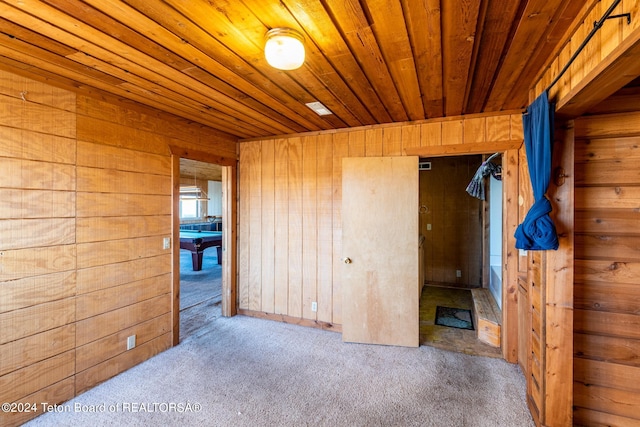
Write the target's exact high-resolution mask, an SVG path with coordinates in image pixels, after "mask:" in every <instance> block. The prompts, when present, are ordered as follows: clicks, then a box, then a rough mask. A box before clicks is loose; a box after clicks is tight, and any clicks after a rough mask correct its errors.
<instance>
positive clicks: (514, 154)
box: [501, 150, 520, 363]
mask: <svg viewBox="0 0 640 427" xmlns="http://www.w3.org/2000/svg"><path fill="white" fill-rule="evenodd" d="M518 171H519V155H518V150H508V151H507V152H506V153H505V156H503V159H502V177H503V178H502V180H503V184H502V185H503V192H504V194H505V197H504V200H503V211H502V217H503V218H505V224H504V227H505V228H504V229H503V230H502V265H503V267H502V281H503V285H502V289H503V290H502V307H503V308H502V324H503V325H509V327H506V328H504V327H503V329H502V331H501V333H502V357H504V358H505V360H507V361H508V362H511V363H515V362H517V360H518V351H517V350H518V312H517V300H516V299H517V290H518V258H519V256H518V250H517V249H516V248H515V246H516V242H515V237H514V233H515V231H516V228H517V226H518V224H519V223H520V221H519V218H518V194H519V193H518V189H519V185H518V183H519V174H518Z"/></svg>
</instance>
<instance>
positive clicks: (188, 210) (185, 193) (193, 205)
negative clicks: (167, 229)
mask: <svg viewBox="0 0 640 427" xmlns="http://www.w3.org/2000/svg"><path fill="white" fill-rule="evenodd" d="M206 200H207V199H206V196H203V194H202V190H201V189H200V188H199V187H195V186H189V187H187V186H185V187H180V218H182V219H198V218H202V217H203V216H204V215H203V212H202V210H203V208H204V206H206V204H204V203H203V201H206Z"/></svg>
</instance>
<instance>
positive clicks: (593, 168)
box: [574, 112, 640, 425]
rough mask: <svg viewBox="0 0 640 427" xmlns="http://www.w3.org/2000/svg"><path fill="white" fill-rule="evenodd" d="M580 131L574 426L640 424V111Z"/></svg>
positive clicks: (584, 124)
mask: <svg viewBox="0 0 640 427" xmlns="http://www.w3.org/2000/svg"><path fill="white" fill-rule="evenodd" d="M575 128H576V143H575V162H576V167H575V169H576V170H575V173H576V178H575V179H576V190H575V216H576V227H575V233H576V242H575V245H576V246H575V270H576V274H575V324H574V346H575V357H574V406H575V412H574V420H575V422H576V423H577V424H580V425H638V424H640V412H639V411H638V408H640V381H638V380H639V379H640V281H639V278H640V172H639V171H640V169H639V168H638V163H639V162H640V149H639V148H638V147H639V146H640V112H637V113H630V114H613V115H604V116H594V117H582V118H580V119H578V120H576V126H575Z"/></svg>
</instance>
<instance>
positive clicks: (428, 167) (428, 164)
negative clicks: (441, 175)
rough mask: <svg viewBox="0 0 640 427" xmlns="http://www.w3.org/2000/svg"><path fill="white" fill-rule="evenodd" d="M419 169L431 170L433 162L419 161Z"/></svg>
mask: <svg viewBox="0 0 640 427" xmlns="http://www.w3.org/2000/svg"><path fill="white" fill-rule="evenodd" d="M418 170H420V171H430V170H431V162H423V161H420V162H418Z"/></svg>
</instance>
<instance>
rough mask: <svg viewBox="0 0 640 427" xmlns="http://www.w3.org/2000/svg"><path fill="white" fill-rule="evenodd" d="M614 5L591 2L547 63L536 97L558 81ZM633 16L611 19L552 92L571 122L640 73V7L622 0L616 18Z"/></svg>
mask: <svg viewBox="0 0 640 427" xmlns="http://www.w3.org/2000/svg"><path fill="white" fill-rule="evenodd" d="M612 3H613V2H612V1H600V0H587V1H585V2H584V6H583V10H582V13H581V14H580V16H581V18H580V19H579V20H578V21H577V22H574V23H573V25H572V29H571V31H570V32H569V33H568V34H567V35H565V40H564V42H563V43H561V44H559V45H560V46H561V48H560V49H559V51H558V52H557V53H556V54H555V55H554V56H553V57H552V58H550V60H549V64H548V66H547V67H546V68H545V69H544V70H542V71H541V75H540V77H539V79H538V81H537V83H536V84H535V86H534V87H533V89H532V93H533V97H535V96H537V95H539V94H540V93H542V91H543V90H544V89H545V88H546V87H548V85H549V84H550V83H551V82H552V81H553V80H554V79H555V77H556V76H557V75H558V73H559V72H560V71H561V70H562V68H563V67H564V66H565V65H566V64H568V63H569V59H570V58H571V56H572V55H573V54H574V52H576V51H577V49H578V47H579V46H580V45H581V44H582V42H583V41H584V40H585V39H586V38H587V36H588V35H589V33H590V32H591V30H592V29H593V27H594V22H596V21H598V20H600V18H602V16H603V15H604V13H605V12H606V11H607V9H608V8H609V7H610V6H611V4H612ZM623 13H630V14H631V22H630V23H627V19H626V18H616V19H608V20H606V21H605V22H604V25H603V26H602V27H601V28H600V30H598V31H597V32H596V33H595V34H594V36H593V38H592V39H591V40H590V41H589V42H588V43H587V45H586V46H585V47H584V49H583V50H582V52H581V53H580V54H579V55H578V56H577V57H576V59H575V60H574V62H573V63H572V64H571V65H570V67H569V68H568V70H567V71H566V73H565V74H564V75H563V76H562V77H561V78H560V79H559V80H558V82H557V83H556V84H555V85H554V86H553V87H552V88H551V89H550V91H549V99H555V100H556V101H557V107H558V111H559V112H561V113H564V114H567V115H569V116H571V117H575V116H577V115H580V114H582V113H584V112H585V111H586V109H587V108H588V106H589V105H593V104H594V103H597V102H599V101H602V100H604V99H606V98H607V97H608V96H610V95H611V94H613V92H615V91H616V90H617V89H619V88H620V87H622V86H624V85H625V84H627V83H628V82H630V81H631V80H633V79H634V78H635V77H636V76H637V75H638V73H640V67H639V66H638V65H639V64H638V61H637V60H636V58H637V54H638V49H639V47H638V46H639V45H638V41H639V40H640V19H638V16H640V2H638V1H637V0H622V1H621V2H620V3H619V4H618V6H617V7H616V8H615V9H614V11H613V13H612V15H619V14H623Z"/></svg>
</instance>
